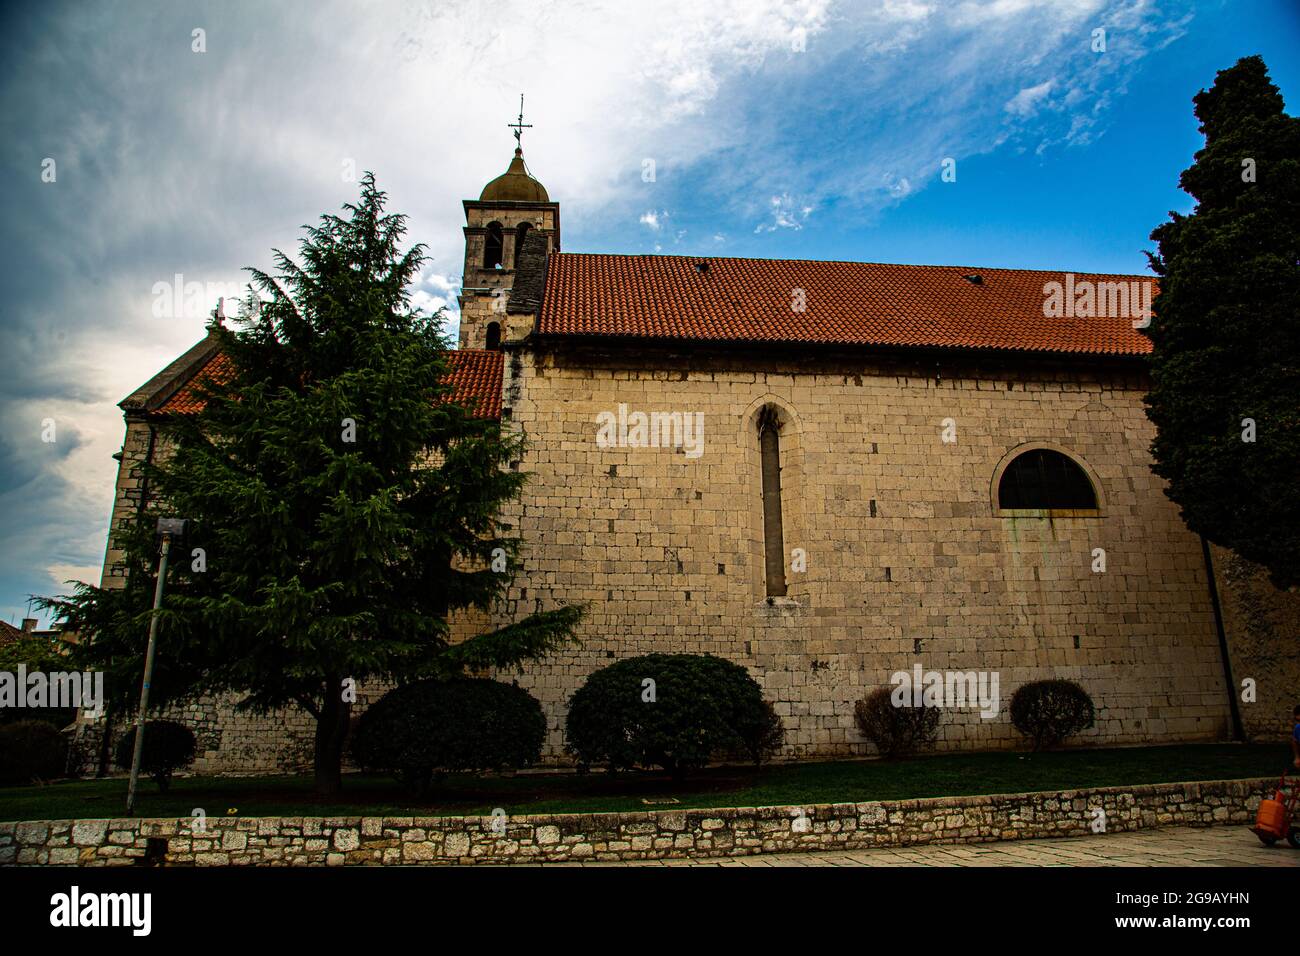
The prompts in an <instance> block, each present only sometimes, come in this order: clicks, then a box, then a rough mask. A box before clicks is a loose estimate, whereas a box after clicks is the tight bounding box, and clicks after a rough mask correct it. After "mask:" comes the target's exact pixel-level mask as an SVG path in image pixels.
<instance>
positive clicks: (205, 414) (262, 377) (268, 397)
mask: <svg viewBox="0 0 1300 956" xmlns="http://www.w3.org/2000/svg"><path fill="white" fill-rule="evenodd" d="M384 201H385V196H384V194H383V193H382V192H380V191H379V190H378V188H377V187H376V186H375V182H374V178H373V176H372V175H371V174H367V175H366V176H365V178H364V180H363V182H362V187H361V197H360V201H359V203H357V204H356V205H352V204H347V205H345V206H344V207H343V208H344V210H345V213H346V215H344V216H335V215H325V216H323V217H322V218H321V222H320V225H319V226H316V227H314V228H307V230H306V236H305V238H304V239H303V241H302V243H301V247H300V260H301V261H300V262H295V261H294V260H293V259H291V258H290V257H289V256H287V255H285V254H283V253H281V252H279V251H278V250H276V251H275V264H276V270H277V274H276V275H274V276H271V275H268V274H266V273H264V272H261V271H259V270H256V269H252V270H249V271H250V272H251V273H252V276H253V283H254V286H255V287H256V292H257V297H258V300H259V301H260V302H261V305H260V308H258V309H255V310H250V311H248V312H246V313H244V314H243V315H242V316H241V320H240V321H239V322H238V327H237V328H236V329H235V330H228V329H224V328H220V327H218V328H217V329H216V333H217V334H218V335H219V336H220V347H221V350H222V352H223V354H224V355H225V356H226V359H227V360H228V362H229V374H228V375H227V376H223V377H221V380H220V381H213V380H209V381H208V382H206V383H205V384H204V385H203V387H202V390H203V394H204V396H205V398H206V404H205V407H204V408H203V410H202V412H200V413H199V414H197V415H192V416H176V417H174V418H173V419H172V420H171V421H169V422H168V423H167V424H166V426H165V428H164V439H165V442H166V443H167V444H168V445H169V446H170V447H169V450H170V454H165V455H163V456H160V457H161V460H160V461H158V462H157V463H156V464H154V465H153V466H151V467H149V468H148V469H147V477H148V480H149V482H150V485H151V487H152V488H153V489H155V490H156V492H157V495H158V498H159V501H160V502H162V503H163V504H162V507H164V508H165V509H166V510H167V511H168V512H169V513H171V514H174V515H177V516H183V517H185V518H188V519H190V521H191V522H192V523H193V534H192V535H191V536H190V538H189V540H187V541H186V542H185V545H184V548H183V550H182V552H181V553H180V554H178V555H176V560H174V561H173V563H172V570H171V571H170V572H169V576H168V589H169V590H168V594H167V597H166V600H165V603H164V611H163V613H162V614H161V615H160V633H159V654H158V667H157V670H156V673H155V678H154V682H153V688H152V697H153V701H154V702H155V703H156V704H157V705H159V706H162V705H165V704H167V703H169V702H173V701H176V700H181V699H188V698H193V697H196V696H198V695H201V694H210V693H220V692H227V691H233V692H236V693H238V694H240V695H242V699H241V703H240V706H241V707H243V708H247V709H250V710H253V711H255V712H260V713H265V712H267V711H270V710H273V709H276V708H281V707H285V706H291V705H296V706H298V707H301V708H302V709H303V710H305V711H307V712H308V713H309V714H310V715H311V716H312V717H313V718H314V719H315V722H316V739H315V772H316V785H317V790H318V791H319V792H321V793H332V792H336V791H337V790H338V789H339V788H340V786H341V776H340V768H341V759H342V748H343V742H344V737H345V735H346V733H347V729H348V720H349V710H350V706H349V705H350V700H349V699H348V698H349V696H350V695H349V694H348V689H349V686H351V685H350V684H349V681H351V682H354V683H355V684H358V685H359V684H363V683H364V682H366V681H368V680H385V681H406V680H411V679H416V678H421V677H426V676H450V675H453V674H456V673H459V672H461V671H462V670H463V669H465V668H480V667H485V666H497V667H508V666H513V665H516V664H518V663H520V662H522V661H524V660H528V659H532V658H536V657H539V656H542V655H544V654H545V653H547V652H548V651H550V650H552V649H553V648H555V647H556V646H557V645H559V644H560V643H562V642H564V641H567V640H570V639H571V634H572V629H573V626H574V625H575V623H576V622H577V620H578V618H579V617H580V615H581V609H580V608H576V607H561V608H557V609H553V610H549V611H539V612H538V613H535V614H533V615H531V616H529V617H526V618H524V619H523V620H520V621H518V622H516V623H513V624H510V625H508V626H506V627H503V628H500V629H498V630H495V631H491V632H489V633H484V634H480V635H478V636H476V637H473V638H471V639H469V640H467V641H464V642H462V643H459V644H452V643H451V641H450V628H449V617H450V616H451V615H453V614H454V613H455V612H457V611H460V610H463V609H470V608H477V609H479V610H487V609H489V608H490V607H491V606H492V604H493V603H494V601H495V600H496V599H497V598H498V597H499V595H500V594H501V593H502V591H503V589H504V588H505V587H506V585H507V584H508V582H509V569H510V568H511V567H512V566H513V564H514V558H515V555H516V553H517V548H518V541H517V539H515V538H513V537H511V536H509V535H508V534H507V533H506V532H507V530H508V529H506V528H503V526H502V523H501V521H500V518H499V515H500V511H501V508H502V506H503V505H504V504H505V503H506V502H507V501H508V500H510V499H512V498H513V497H514V496H516V495H517V494H518V493H519V491H520V489H521V487H522V485H523V483H524V481H525V480H526V476H525V475H524V474H522V473H520V472H518V471H514V470H511V469H510V468H509V467H508V464H509V463H510V462H512V461H517V460H518V458H519V457H520V453H521V439H520V438H519V437H517V436H515V435H512V434H510V433H509V432H508V431H506V430H504V429H502V427H501V426H500V424H499V423H498V422H495V421H490V420H487V419H484V418H480V417H475V416H474V414H473V409H472V408H468V407H464V406H462V405H459V404H455V403H453V402H450V401H449V400H448V389H449V387H448V385H447V384H446V380H445V376H446V373H447V368H448V350H447V346H446V343H445V342H444V340H443V338H442V336H441V333H440V331H439V319H440V316H438V315H433V316H428V315H424V314H421V313H420V312H418V311H416V310H413V309H412V308H411V306H410V302H409V293H408V287H409V285H410V283H411V281H412V279H413V278H414V277H415V276H416V275H417V274H418V272H419V269H420V266H421V263H422V262H423V261H424V257H423V249H422V247H421V246H415V247H413V248H411V249H409V250H408V251H406V252H405V253H403V252H401V251H400V248H399V246H400V242H401V238H402V236H403V234H404V231H405V217H403V216H400V215H396V214H386V213H385V212H384ZM252 291H253V290H252V289H250V294H251V293H252ZM156 517H157V513H156V512H155V513H154V514H147V513H146V514H144V515H142V516H141V518H140V520H139V522H138V523H137V524H136V525H135V526H134V527H132V528H129V529H126V533H125V534H124V536H123V544H124V547H125V550H126V561H127V566H128V569H129V570H128V579H127V587H126V588H124V589H113V590H102V589H99V588H94V587H89V586H81V587H79V588H78V589H77V590H76V593H75V594H74V595H72V596H71V597H66V598H47V599H44V601H43V603H44V604H45V606H47V607H50V608H52V609H53V610H55V611H56V613H57V614H58V615H59V616H60V617H61V618H62V620H63V621H64V623H65V626H67V627H69V628H73V629H75V630H77V631H79V632H81V633H85V634H89V635H93V638H92V639H91V640H90V641H89V642H88V643H87V645H86V647H85V649H84V651H83V655H84V659H85V663H86V664H87V665H88V666H94V667H99V668H103V669H106V670H107V671H108V672H109V675H110V680H109V681H108V682H107V683H108V684H109V685H110V687H111V690H112V694H113V696H114V698H115V700H116V702H117V704H118V706H119V707H122V708H124V707H129V705H130V702H131V701H132V700H133V699H134V696H135V694H137V693H138V689H139V675H140V673H141V666H142V659H143V650H144V644H145V638H146V632H147V626H148V620H149V606H150V603H151V598H152V591H153V575H154V574H155V571H154V563H155V561H156V555H157V545H156V542H155V541H154V539H153V525H154V523H155V520H156ZM195 549H202V555H198V554H197V553H196V551H195ZM200 557H201V559H202V562H200V560H199V558H200ZM200 563H202V564H203V565H205V567H200ZM503 569H504V572H505V573H503Z"/></svg>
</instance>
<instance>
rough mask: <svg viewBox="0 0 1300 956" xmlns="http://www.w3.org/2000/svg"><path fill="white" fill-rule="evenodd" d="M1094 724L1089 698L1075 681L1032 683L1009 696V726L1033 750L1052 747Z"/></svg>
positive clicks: (1094, 713)
mask: <svg viewBox="0 0 1300 956" xmlns="http://www.w3.org/2000/svg"><path fill="white" fill-rule="evenodd" d="M1095 722H1096V710H1095V709H1094V707H1093V705H1092V698H1091V697H1089V696H1088V692H1087V691H1086V690H1084V689H1083V688H1082V687H1080V686H1079V685H1078V684H1076V683H1075V682H1074V681H1070V680H1038V681H1032V682H1031V683H1028V684H1024V685H1022V686H1021V687H1020V688H1019V689H1018V690H1017V691H1016V692H1015V694H1013V695H1012V697H1011V723H1012V724H1013V725H1014V726H1015V728H1016V730H1018V731H1020V732H1021V733H1022V734H1024V735H1025V736H1026V737H1028V738H1029V739H1030V741H1031V742H1032V743H1033V748H1034V750H1042V749H1043V748H1044V747H1053V746H1055V745H1056V744H1059V743H1060V742H1061V741H1062V740H1064V739H1065V738H1066V737H1069V736H1071V735H1073V734H1077V733H1078V732H1079V731H1081V730H1086V729H1087V728H1089V727H1091V726H1093V724H1094V723H1095Z"/></svg>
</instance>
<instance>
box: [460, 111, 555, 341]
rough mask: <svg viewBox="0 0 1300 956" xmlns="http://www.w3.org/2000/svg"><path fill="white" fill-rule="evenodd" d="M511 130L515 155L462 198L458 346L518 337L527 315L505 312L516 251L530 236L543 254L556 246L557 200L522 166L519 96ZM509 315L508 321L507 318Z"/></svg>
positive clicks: (522, 125)
mask: <svg viewBox="0 0 1300 956" xmlns="http://www.w3.org/2000/svg"><path fill="white" fill-rule="evenodd" d="M507 125H509V126H510V127H511V128H512V129H514V135H515V155H514V158H513V159H512V160H511V161H510V166H509V168H508V169H506V171H505V172H504V173H502V174H501V175H500V176H498V177H497V178H496V179H494V180H492V181H491V182H490V183H488V184H487V185H486V186H484V187H483V192H482V194H481V195H480V196H479V197H478V199H477V200H474V199H466V200H465V268H464V270H463V271H462V273H461V275H462V276H463V278H462V280H461V293H460V340H459V344H460V347H461V348H463V349H495V348H499V347H500V344H501V342H503V341H510V340H512V339H518V338H522V337H523V336H525V335H527V334H528V332H529V331H530V330H531V321H532V320H531V317H530V316H524V315H508V313H507V311H506V306H507V304H508V302H509V299H510V293H511V290H512V289H513V288H514V283H515V277H516V275H517V274H518V270H517V268H516V266H517V264H518V261H517V257H518V254H519V252H520V250H521V248H522V247H523V244H524V239H525V238H526V237H527V236H528V235H529V234H530V233H533V234H535V235H538V236H541V237H542V238H544V239H545V241H546V253H547V254H550V253H552V252H558V251H559V250H560V204H559V203H557V202H551V198H550V196H548V195H547V194H546V187H545V186H543V185H542V184H541V183H539V182H538V181H537V180H536V179H534V178H533V177H532V175H531V174H530V173H529V172H528V167H527V166H525V165H524V150H523V142H522V137H523V131H524V130H525V129H528V128H530V127H531V126H532V124H531V123H525V122H524V98H523V96H522V95H520V97H519V119H518V120H517V121H516V122H514V123H510V124H507ZM508 319H509V321H507V320H508Z"/></svg>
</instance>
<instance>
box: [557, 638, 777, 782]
mask: <svg viewBox="0 0 1300 956" xmlns="http://www.w3.org/2000/svg"><path fill="white" fill-rule="evenodd" d="M647 681H653V682H654V684H653V691H654V699H653V701H651V700H649V699H647V698H648V696H649V687H650V685H648V684H647V683H646V682H647ZM783 738H784V730H783V729H782V727H781V721H780V718H779V717H777V715H776V713H775V711H774V710H773V709H772V708H771V706H770V705H768V704H767V703H766V702H765V701H764V700H763V692H762V690H761V688H759V686H758V682H757V681H755V680H754V678H752V677H750V676H749V672H748V671H746V670H745V668H743V667H741V666H740V665H739V664H733V663H732V662H731V661H727V660H723V659H722V658H720V657H714V656H713V655H711V654H649V655H646V656H644V657H631V658H628V659H627V660H622V661H619V662H618V663H616V664H610V665H609V666H608V667H604V668H601V669H600V670H598V671H596V672H594V673H593V674H591V675H590V676H589V677H588V678H587V680H586V682H585V683H584V684H583V685H582V686H581V687H580V688H578V690H577V692H576V693H575V694H574V695H573V697H572V699H571V700H570V702H569V716H568V720H567V723H566V727H565V746H566V748H567V749H568V751H569V752H570V753H572V754H574V755H575V756H576V757H577V759H578V761H579V764H580V765H582V766H584V767H588V766H591V765H596V764H600V765H605V766H608V767H609V768H610V769H611V770H621V769H627V768H631V767H652V766H658V767H663V768H664V769H665V770H667V771H668V772H669V773H671V774H672V775H673V776H674V777H681V776H683V775H684V774H686V773H687V772H689V771H690V770H693V769H697V768H699V767H703V766H704V765H705V764H707V763H708V762H709V760H710V759H711V758H713V757H714V756H715V755H725V754H736V753H743V754H746V755H748V756H749V757H750V758H751V759H753V760H754V761H755V762H756V763H758V762H760V761H761V760H762V758H763V757H764V756H765V755H767V754H769V753H772V752H774V751H775V750H776V749H777V748H778V747H780V745H781V741H782V740H783Z"/></svg>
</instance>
